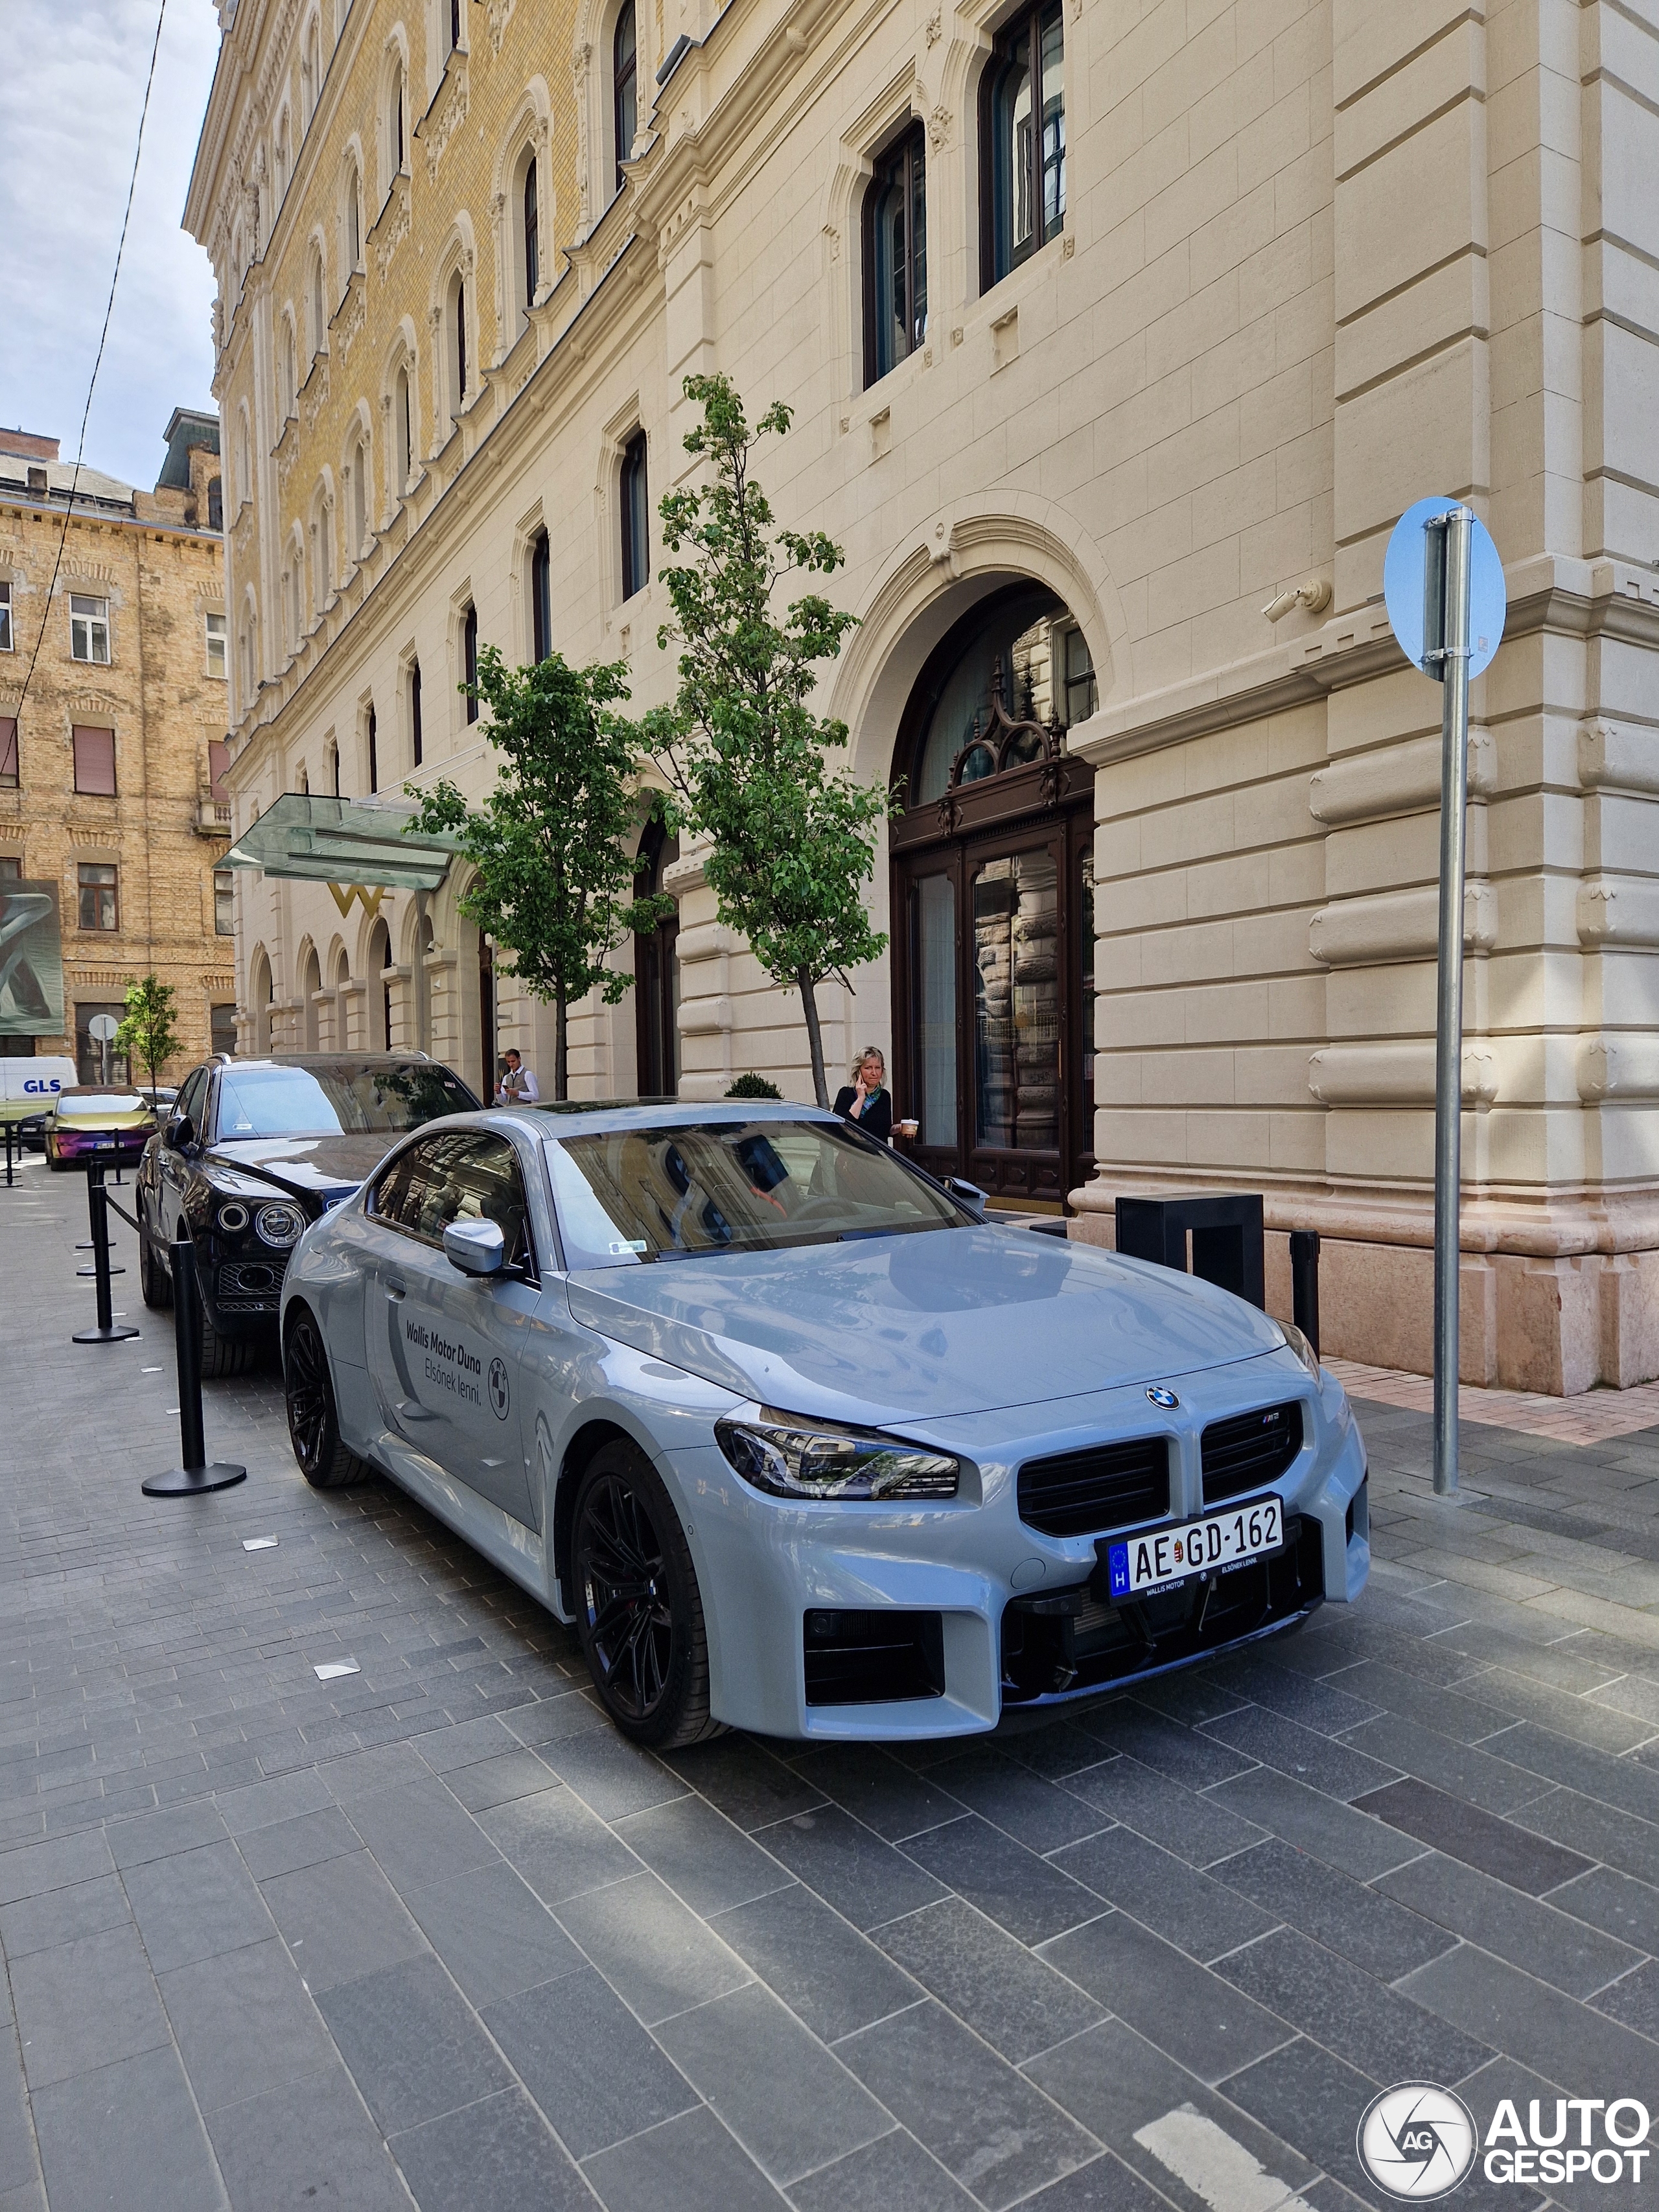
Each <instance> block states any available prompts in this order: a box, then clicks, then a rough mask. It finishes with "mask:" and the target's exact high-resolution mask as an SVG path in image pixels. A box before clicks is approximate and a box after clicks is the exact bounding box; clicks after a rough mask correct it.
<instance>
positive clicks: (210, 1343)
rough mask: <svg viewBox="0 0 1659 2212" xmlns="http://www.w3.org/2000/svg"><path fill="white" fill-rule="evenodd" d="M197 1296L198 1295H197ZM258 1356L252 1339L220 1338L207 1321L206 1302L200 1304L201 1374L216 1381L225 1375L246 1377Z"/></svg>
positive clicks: (238, 1337)
mask: <svg viewBox="0 0 1659 2212" xmlns="http://www.w3.org/2000/svg"><path fill="white" fill-rule="evenodd" d="M198 1295H199V1293H198ZM258 1356H259V1346H258V1343H257V1342H256V1341H255V1340H254V1339H253V1338H252V1337H249V1336H222V1335H221V1334H219V1332H218V1330H217V1329H216V1328H215V1327H214V1326H213V1323H212V1322H210V1320H209V1319H208V1316H207V1302H206V1300H205V1299H204V1300H203V1302H202V1372H203V1374H204V1376H213V1377H215V1378H216V1379H217V1378H218V1377H220V1376H226V1375H246V1373H247V1370H248V1369H249V1368H250V1367H252V1364H253V1363H254V1361H255V1360H256V1359H257V1358H258Z"/></svg>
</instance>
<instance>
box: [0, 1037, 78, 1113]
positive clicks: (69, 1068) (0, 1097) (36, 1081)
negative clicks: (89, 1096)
mask: <svg viewBox="0 0 1659 2212" xmlns="http://www.w3.org/2000/svg"><path fill="white" fill-rule="evenodd" d="M79 1081H80V1076H79V1075H78V1074H77V1073H76V1066H75V1062H74V1061H73V1060H70V1058H69V1057H68V1055H67V1054H64V1053H50V1054H38V1055H37V1056H35V1057H34V1058H33V1059H30V1060H0V1121H21V1120H22V1119H23V1116H24V1115H26V1114H39V1113H41V1112H43V1111H44V1110H45V1109H46V1108H47V1107H48V1106H50V1105H51V1103H52V1100H53V1099H54V1098H55V1097H57V1096H58V1092H59V1091H72V1090H73V1089H74V1087H75V1085H76V1084H77V1083H78V1082H79Z"/></svg>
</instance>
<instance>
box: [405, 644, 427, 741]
mask: <svg viewBox="0 0 1659 2212" xmlns="http://www.w3.org/2000/svg"><path fill="white" fill-rule="evenodd" d="M409 749H410V752H411V753H412V754H413V755H414V757H415V765H416V768H419V766H420V765H421V756H422V753H423V752H424V751H425V750H426V744H425V732H423V731H422V727H421V664H420V662H419V661H418V660H416V661H413V662H411V663H410V671H409Z"/></svg>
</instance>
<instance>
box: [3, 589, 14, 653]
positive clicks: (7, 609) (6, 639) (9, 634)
mask: <svg viewBox="0 0 1659 2212" xmlns="http://www.w3.org/2000/svg"><path fill="white" fill-rule="evenodd" d="M11 584H12V580H11V578H10V577H9V576H0V653H15V652H16V650H17V644H16V640H15V635H14V634H13V628H12V603H11Z"/></svg>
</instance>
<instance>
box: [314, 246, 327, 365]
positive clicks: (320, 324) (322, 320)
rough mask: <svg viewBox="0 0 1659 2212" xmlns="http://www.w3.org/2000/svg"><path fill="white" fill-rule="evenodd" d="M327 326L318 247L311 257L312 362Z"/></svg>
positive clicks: (319, 350) (319, 348)
mask: <svg viewBox="0 0 1659 2212" xmlns="http://www.w3.org/2000/svg"><path fill="white" fill-rule="evenodd" d="M327 328H328V323H327V320H326V317H325V310H324V307H323V257H322V253H321V251H320V249H319V251H318V252H314V253H313V255H312V257H311V358H312V359H313V362H314V361H315V360H316V358H317V356H318V355H319V353H321V351H322V350H323V337H324V333H325V331H326V330H327Z"/></svg>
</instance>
